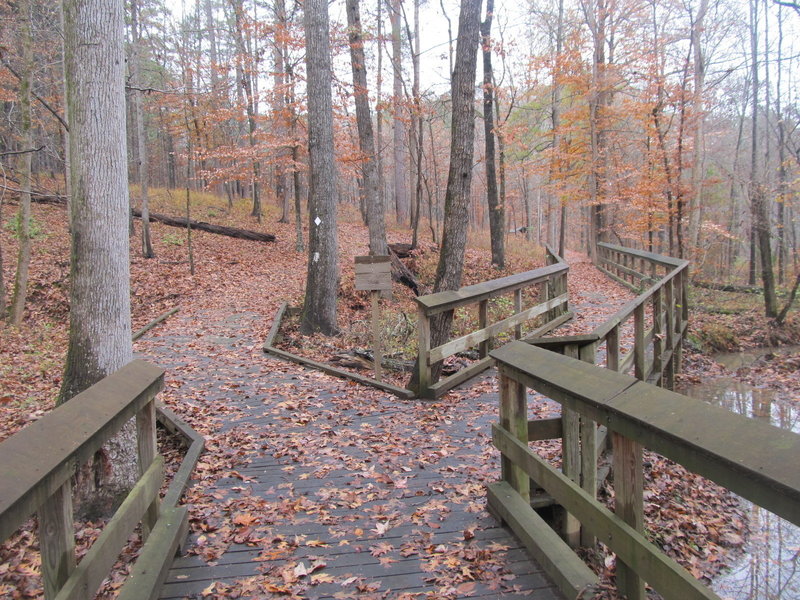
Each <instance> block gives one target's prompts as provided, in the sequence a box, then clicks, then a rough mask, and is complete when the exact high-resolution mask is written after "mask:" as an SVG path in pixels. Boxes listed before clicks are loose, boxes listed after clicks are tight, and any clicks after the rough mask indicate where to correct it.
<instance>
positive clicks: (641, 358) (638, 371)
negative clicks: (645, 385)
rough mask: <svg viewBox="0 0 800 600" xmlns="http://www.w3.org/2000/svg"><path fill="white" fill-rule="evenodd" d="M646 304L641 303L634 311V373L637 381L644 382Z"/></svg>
mask: <svg viewBox="0 0 800 600" xmlns="http://www.w3.org/2000/svg"><path fill="white" fill-rule="evenodd" d="M644 316H645V312H644V303H639V304H638V305H637V306H636V308H634V309H633V373H634V375H633V376H634V377H636V379H639V380H640V381H644V380H645V378H646V373H645V360H646V358H647V355H646V354H645V346H644V325H645V323H644Z"/></svg>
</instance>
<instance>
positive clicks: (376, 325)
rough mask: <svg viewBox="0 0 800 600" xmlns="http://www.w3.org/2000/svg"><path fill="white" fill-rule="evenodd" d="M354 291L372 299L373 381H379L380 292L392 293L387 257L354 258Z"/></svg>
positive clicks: (390, 265)
mask: <svg viewBox="0 0 800 600" xmlns="http://www.w3.org/2000/svg"><path fill="white" fill-rule="evenodd" d="M355 271H356V290H359V291H365V290H366V291H369V292H370V296H371V297H372V347H373V350H372V355H373V358H374V359H375V379H376V380H377V381H380V380H381V360H382V359H383V357H382V356H381V335H380V321H379V317H380V305H379V304H378V297H379V295H380V293H381V292H389V293H391V291H392V263H391V262H390V258H389V257H388V256H356V265H355Z"/></svg>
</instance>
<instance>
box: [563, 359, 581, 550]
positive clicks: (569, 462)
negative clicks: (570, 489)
mask: <svg viewBox="0 0 800 600" xmlns="http://www.w3.org/2000/svg"><path fill="white" fill-rule="evenodd" d="M564 355H565V356H570V357H572V358H580V349H579V348H578V346H577V345H576V344H567V345H566V346H564ZM561 430H562V434H561V435H562V437H561V470H562V471H563V472H564V475H566V476H567V477H569V478H570V479H572V481H574V482H576V483H578V484H580V482H581V446H580V439H581V419H580V414H579V413H578V412H577V411H575V410H571V409H569V408H566V407H564V405H563V404H562V406H561ZM564 539H565V540H566V542H567V543H568V544H569V545H570V546H572V547H573V548H577V547H578V546H579V545H580V540H581V524H580V522H579V521H578V519H576V518H575V517H573V516H572V515H571V514H569V513H568V512H567V511H566V510H565V511H564Z"/></svg>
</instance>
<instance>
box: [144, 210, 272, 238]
mask: <svg viewBox="0 0 800 600" xmlns="http://www.w3.org/2000/svg"><path fill="white" fill-rule="evenodd" d="M131 212H132V214H133V216H134V217H136V218H137V219H141V218H142V211H140V210H138V209H135V208H134V209H132V211H131ZM150 221H151V222H156V223H163V224H164V225H169V226H171V227H182V228H184V229H186V227H187V225H188V227H190V228H191V229H197V230H198V231H206V232H208V233H216V234H219V235H226V236H228V237H232V238H236V239H239V240H250V241H251V242H274V241H275V236H274V235H272V234H271V233H260V232H258V231H251V230H249V229H238V228H236V227H226V226H224V225H212V224H211V223H206V222H205V221H194V220H192V219H188V220H187V219H185V218H184V217H168V216H167V215H159V214H157V213H150Z"/></svg>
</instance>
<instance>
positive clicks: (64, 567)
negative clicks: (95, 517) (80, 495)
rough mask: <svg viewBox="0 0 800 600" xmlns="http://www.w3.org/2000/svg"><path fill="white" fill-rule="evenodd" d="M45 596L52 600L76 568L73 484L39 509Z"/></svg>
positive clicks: (65, 487)
mask: <svg viewBox="0 0 800 600" xmlns="http://www.w3.org/2000/svg"><path fill="white" fill-rule="evenodd" d="M38 514H39V545H40V550H41V555H42V577H43V579H44V597H45V598H47V600H52V598H55V597H56V595H57V594H58V592H59V590H60V589H61V588H62V587H63V586H64V583H66V581H67V579H68V578H69V576H70V573H72V571H73V570H74V569H75V533H74V530H73V525H72V483H71V482H70V480H67V481H66V482H64V483H63V484H62V485H61V487H59V488H58V489H57V490H56V491H55V492H54V493H53V494H52V495H51V496H50V497H49V498H48V499H47V500H46V501H45V502H44V504H43V505H42V507H41V508H40V509H39V513H38Z"/></svg>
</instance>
